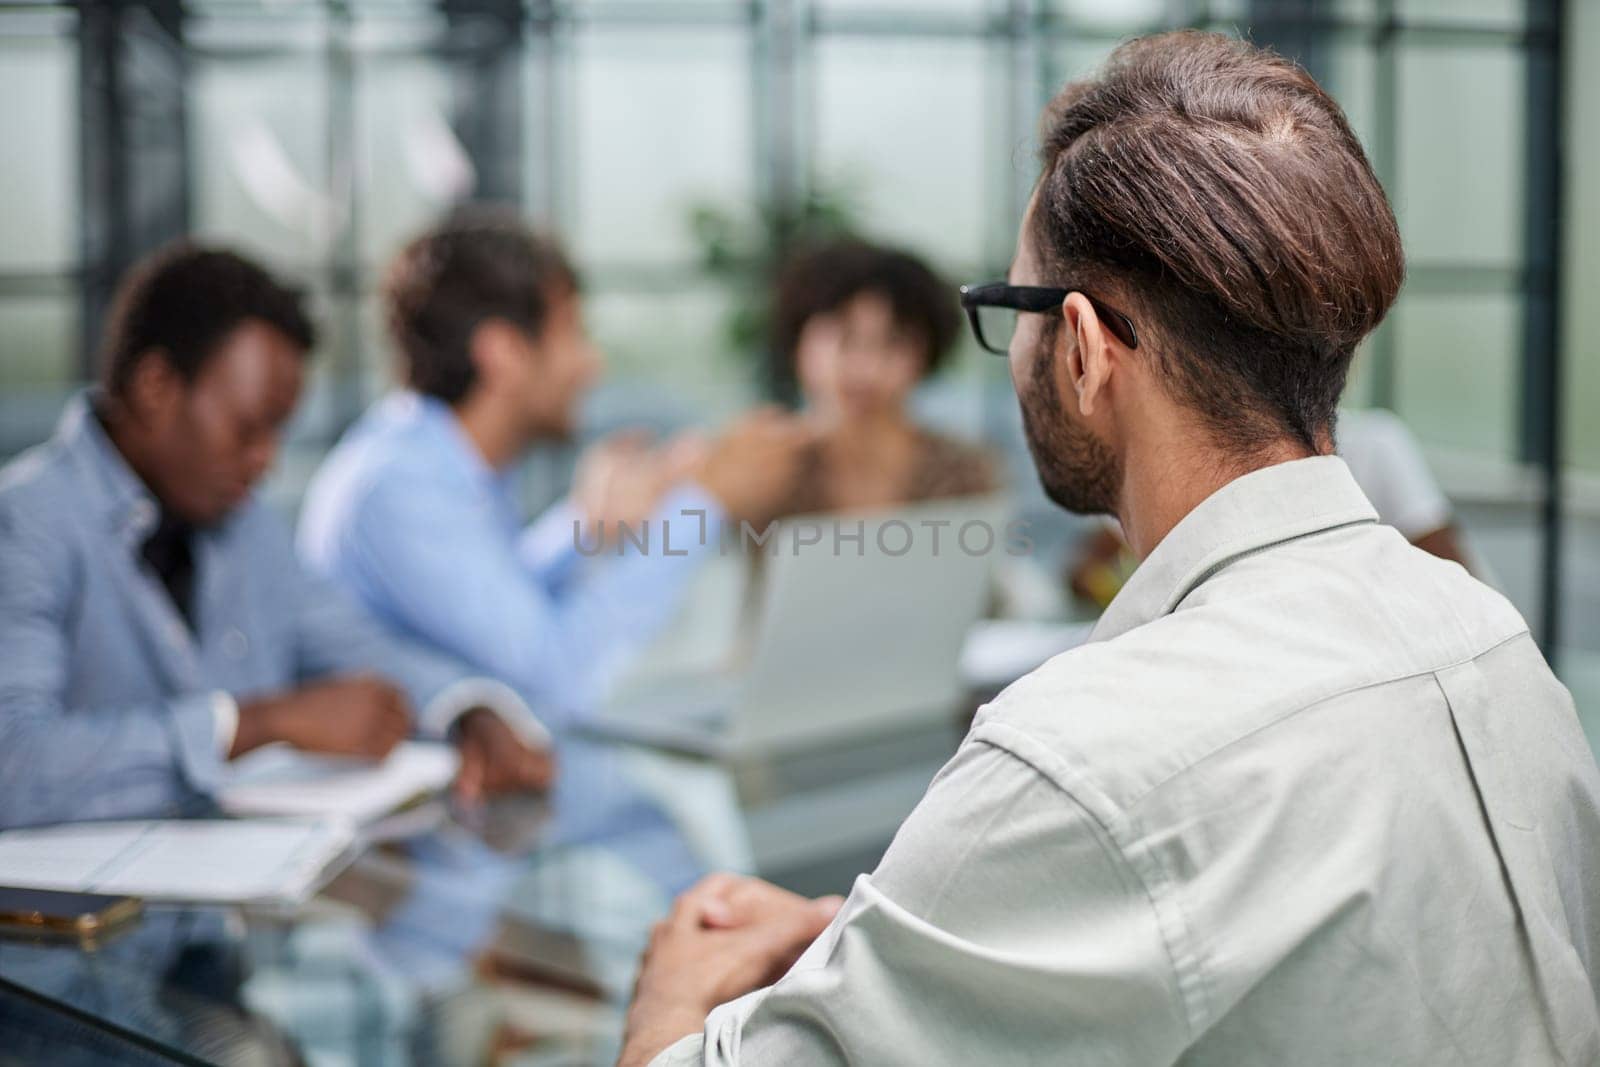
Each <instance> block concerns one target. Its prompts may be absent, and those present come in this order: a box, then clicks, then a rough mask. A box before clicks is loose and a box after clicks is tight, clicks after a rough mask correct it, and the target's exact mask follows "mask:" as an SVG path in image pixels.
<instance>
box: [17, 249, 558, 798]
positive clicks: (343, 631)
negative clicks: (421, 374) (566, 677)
mask: <svg viewBox="0 0 1600 1067" xmlns="http://www.w3.org/2000/svg"><path fill="white" fill-rule="evenodd" d="M107 338H108V341H107V352H106V362H105V381H104V383H103V386H102V387H101V388H99V389H95V390H91V391H90V392H88V393H85V394H83V395H80V396H79V397H77V398H76V399H74V400H73V401H72V403H71V404H70V405H69V406H68V408H67V411H66V413H65V414H64V416H63V417H62V419H61V424H60V427H59V429H58V430H57V432H56V434H55V436H54V437H53V438H52V439H51V440H50V441H49V442H48V443H46V444H44V445H42V446H40V447H39V448H37V449H34V450H33V451H31V452H29V453H28V454H26V455H24V456H22V457H20V458H18V459H17V460H16V461H14V462H13V463H11V464H9V465H8V466H7V467H6V468H5V469H4V471H0V664H3V665H4V666H3V668H0V827H4V826H24V825H33V824H41V823H51V822H62V821H69V820H79V819H108V818H129V817H140V816H161V815H175V814H180V813H184V812H188V811H193V810H196V809H198V808H200V807H202V806H203V805H204V803H205V801H206V798H207V796H208V795H209V794H211V793H213V792H214V791H215V790H216V789H217V787H218V786H219V784H220V783H221V781H222V777H223V773H224V765H225V763H226V761H227V760H228V759H230V758H232V757H235V756H238V755H241V754H243V753H244V752H248V751H250V750H251V749H253V748H256V747H258V746H260V745H263V744H267V743H269V742H273V741H282V742H287V743H289V744H292V745H295V746H297V747H299V748H303V749H306V750H310V751H318V752H332V753H341V754H348V755H363V756H373V757H375V756H381V755H383V754H384V753H386V752H387V751H389V749H390V748H392V747H393V746H394V745H395V744H396V743H397V742H399V741H400V740H401V739H402V738H404V737H405V736H406V735H407V734H408V733H410V732H411V730H412V729H413V722H412V716H411V709H412V708H413V707H414V708H416V709H418V710H419V713H420V720H419V721H418V722H417V723H416V724H415V725H416V726H417V727H418V728H420V729H421V730H422V731H424V732H426V733H428V734H432V735H435V736H441V735H444V734H446V733H453V734H454V735H455V736H456V737H457V738H458V739H459V741H460V744H461V747H462V753H463V759H464V767H463V779H462V783H461V784H462V786H463V788H464V789H465V790H466V791H468V792H473V793H476V792H479V791H482V790H483V789H484V788H485V787H491V786H492V787H504V788H513V787H519V786H533V785H538V784H541V783H542V782H543V781H544V780H546V779H547V778H548V775H549V766H548V756H547V754H541V753H540V752H538V751H536V750H535V749H534V748H533V747H531V746H530V744H529V742H530V741H532V742H542V728H541V727H540V726H539V724H538V723H537V721H536V720H533V719H532V717H531V715H530V714H529V713H528V711H527V709H526V707H525V706H523V704H522V702H521V701H520V700H519V699H518V697H517V696H516V694H515V693H514V692H513V691H512V690H511V689H509V688H508V687H507V686H505V685H504V684H500V683H497V682H492V681H490V680H488V679H485V678H478V677H475V676H473V674H472V673H471V672H469V671H468V670H467V669H465V668H464V667H463V666H462V665H461V664H460V663H459V661H454V660H451V659H449V658H447V657H443V656H439V655H436V654H433V653H430V652H427V651H426V650H423V649H419V648H416V647H414V646H410V645H406V644H403V643H400V642H396V641H394V640H393V639H391V638H390V637H388V636H387V635H386V634H385V633H384V632H383V631H382V629H381V628H380V627H379V626H377V625H376V624H375V623H374V622H372V621H371V620H370V619H368V618H367V617H366V616H364V615H363V614H362V613H361V612H360V611H359V610H357V609H356V608H355V606H354V605H352V604H350V603H349V602H348V601H347V600H346V599H345V598H344V597H342V596H341V595H340V594H338V593H337V592H336V591H335V590H334V589H332V588H331V587H329V586H328V585H326V584H325V583H323V582H321V581H319V580H317V579H314V578H312V577H310V576H308V575H307V574H305V573H304V572H303V571H302V570H301V568H300V566H299V564H298V562H297V561H296V560H295V558H294V553H293V550H292V544H291V541H290V538H289V536H288V532H287V530H286V529H285V528H284V527H283V525H282V524H281V523H280V522H279V521H278V519H277V517H276V516H274V515H273V514H271V513H270V512H269V511H268V510H267V508H266V507H265V505H263V504H262V503H260V502H259V501H258V500H256V499H255V498H254V497H253V496H251V495H250V489H251V487H252V486H253V485H254V484H255V482H256V481H257V480H258V479H259V478H260V477H261V475H262V473H263V472H264V471H265V470H266V469H267V467H268V466H269V464H270V463H271V461H272V458H273V455H274V453H275V451H276V447H277V441H278V437H279V433H280V430H281V427H282V426H283V424H284V422H285V421H286V420H287V419H288V417H289V415H290V413H291V412H292V411H293V409H294V406H295V402H296V400H297V399H298V396H299V392H300V386H301V380H302V376H303V373H304V362H305V356H306V352H307V351H308V350H309V349H310V347H311V345H312V330H311V325H310V323H309V322H308V321H307V319H306V317H305V314H304V312H303V311H302V309H301V306H300V300H299V296H298V294H296V293H294V292H292V291H290V290H287V289H284V288H282V287H281V286H279V285H278V284H277V283H276V282H275V281H274V280H273V279H271V278H270V277H269V276H268V275H267V274H266V273H265V272H263V271H262V270H261V269H260V268H258V267H256V266H255V265H253V264H251V263H249V262H247V261H245V260H243V259H241V258H240V257H238V256H235V255H233V254H231V253H227V252H218V251H208V250H204V249H195V248H189V247H182V246H180V247H176V248H174V249H170V250H168V251H166V252H164V253H162V254H159V255H158V256H156V257H153V258H152V259H151V260H149V261H148V262H146V263H145V264H144V265H143V266H142V267H140V268H138V269H136V271H135V272H134V274H133V275H132V276H130V278H129V280H128V282H127V283H126V284H125V285H124V287H123V289H122V292H121V294H120V296H119V303H118V306H117V311H116V313H115V315H114V316H113V320H112V322H111V323H110V325H109V327H108V331H107ZM491 709H492V710H491ZM495 712H500V713H503V714H504V715H505V716H506V717H507V718H506V719H502V718H500V716H499V715H497V714H495ZM508 723H511V724H514V725H516V726H518V727H520V728H521V730H522V737H523V738H524V739H526V740H519V738H518V736H517V735H516V734H515V733H513V730H512V726H511V725H508Z"/></svg>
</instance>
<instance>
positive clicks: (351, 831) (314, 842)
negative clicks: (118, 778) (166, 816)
mask: <svg viewBox="0 0 1600 1067" xmlns="http://www.w3.org/2000/svg"><path fill="white" fill-rule="evenodd" d="M354 841H355V828H354V827H353V826H352V825H351V824H350V823H349V822H346V821H344V820H338V819H322V820H309V821H308V820H288V819H285V820H275V819H274V820H268V819H204V820H200V819H197V820H177V821H140V822H115V823H76V824H69V825H65V826H45V827H36V828H31V829H25V830H6V831H3V832H0V885H6V886H14V887H17V888H21V889H56V890H64V891H67V892H77V893H107V894H111V895H114V896H133V897H145V898H148V899H152V900H176V901H203V902H220V903H242V902H246V901H284V902H290V903H293V902H297V901H301V900H304V899H305V898H306V897H307V896H309V895H310V894H311V892H312V890H314V889H315V888H316V887H317V886H318V885H319V884H320V882H321V880H322V879H323V877H324V876H325V875H326V874H327V873H329V868H330V865H331V864H333V862H334V861H335V860H337V859H339V858H341V857H342V856H344V855H346V854H347V853H348V852H349V850H350V848H351V845H352V844H353V842H354Z"/></svg>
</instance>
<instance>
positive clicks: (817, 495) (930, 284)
mask: <svg viewBox="0 0 1600 1067" xmlns="http://www.w3.org/2000/svg"><path fill="white" fill-rule="evenodd" d="M950 294H951V286H950V285H949V284H948V283H946V282H945V281H944V280H943V279H942V278H940V277H939V276H938V275H937V274H935V273H934V272H933V271H932V270H931V269H930V268H929V267H928V265H927V264H926V263H924V262H922V261H921V260H920V259H918V258H917V257H916V256H914V255H911V254H910V253H908V252H902V251H899V250H897V249H891V248H881V247H878V246H875V245H872V244H868V243H867V242H865V241H860V240H853V239H837V240H834V241H830V242H828V243H825V244H821V245H818V246H816V247H812V248H808V249H805V250H803V251H801V252H800V253H799V254H798V255H796V256H795V258H794V259H793V260H792V261H791V262H789V263H788V264H787V266H786V267H785V268H784V270H783V272H782V274H781V275H780V277H779V279H778V284H777V291H776V296H775V299H774V301H773V322H772V358H773V360H774V363H775V370H776V371H777V373H778V375H780V376H782V377H786V378H790V379H792V380H793V381H794V382H795V384H796V385H797V387H798V393H799V397H800V399H801V403H802V405H803V408H802V410H803V411H804V413H805V414H806V416H807V417H808V418H809V420H810V421H811V423H812V425H813V427H814V429H815V430H816V431H817V433H818V438H817V440H816V441H815V443H814V444H813V445H812V446H811V447H810V448H809V449H808V450H807V453H806V456H805V460H804V462H803V464H802V466H801V469H800V472H799V477H798V478H797V480H796V482H795V485H794V487H793V490H792V492H791V493H790V494H789V495H788V499H787V501H786V504H785V506H784V508H783V512H784V513H786V514H808V513H812V512H823V511H846V510H862V509H868V508H883V507H887V506H890V505H893V504H902V503H907V502H911V501H917V500H930V499H935V498H939V497H951V496H968V495H972V494H978V493H987V492H991V491H993V490H994V489H996V488H997V487H998V485H997V478H996V473H995V469H994V462H993V460H992V459H991V458H990V457H989V456H988V455H986V454H985V453H984V451H983V450H981V449H980V448H978V447H977V446H975V445H973V444H970V443H968V442H966V441H962V440H960V439H959V438H956V437H953V436H949V435H946V434H943V433H939V432H937V431H935V430H931V429H929V428H927V427H926V426H924V425H922V424H921V423H920V422H919V421H918V419H917V417H916V416H915V415H914V414H913V413H912V411H911V399H912V394H913V392H914V391H915V390H916V388H917V386H918V385H920V384H921V383H922V382H923V381H924V380H926V379H927V378H929V377H931V376H932V375H934V374H935V373H937V372H938V370H939V369H940V367H941V366H943V365H944V363H945V361H946V359H947V358H948V357H949V355H950V350H951V348H952V347H953V346H954V343H955V339H956V336H957V331H958V329H959V327H960V325H961V323H960V315H959V314H958V312H957V309H956V306H955V304H954V302H953V301H952V300H951V296H950Z"/></svg>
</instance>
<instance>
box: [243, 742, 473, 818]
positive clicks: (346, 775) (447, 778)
mask: <svg viewBox="0 0 1600 1067" xmlns="http://www.w3.org/2000/svg"><path fill="white" fill-rule="evenodd" d="M459 764H460V756H459V755H458V754H457V753H456V750H455V748H454V747H453V746H451V745H445V744H439V743H437V742H427V741H405V742H402V743H401V744H399V745H397V746H395V749H394V751H393V752H391V753H389V756H388V758H387V759H385V760H383V761H382V762H381V763H373V762H371V761H368V760H356V759H346V758H340V757H336V756H321V755H312V754H309V753H305V752H299V751H296V750H295V749H292V748H289V747H287V746H285V745H269V746H267V747H266V748H261V749H257V750H256V751H254V752H251V753H250V754H249V755H247V756H244V757H242V758H241V759H238V760H235V761H234V762H233V763H231V764H230V765H229V767H228V774H227V777H226V778H225V779H224V781H223V785H222V788H221V789H220V790H219V791H218V793H217V804H218V806H220V807H221V808H222V810H223V811H226V812H228V813H229V814H231V815H295V816H337V817H340V818H345V819H351V820H354V821H355V822H358V823H369V822H373V821H374V820H377V819H380V818H383V817H384V816H386V815H389V814H390V813H392V812H394V811H395V810H397V809H398V808H400V807H403V806H404V805H406V804H408V803H410V802H411V801H413V800H416V799H417V798H419V797H427V796H432V795H433V794H435V793H438V792H439V791H441V790H443V789H444V788H445V787H446V786H448V785H449V784H450V782H451V780H452V779H454V778H455V775H456V768H457V767H458V766H459Z"/></svg>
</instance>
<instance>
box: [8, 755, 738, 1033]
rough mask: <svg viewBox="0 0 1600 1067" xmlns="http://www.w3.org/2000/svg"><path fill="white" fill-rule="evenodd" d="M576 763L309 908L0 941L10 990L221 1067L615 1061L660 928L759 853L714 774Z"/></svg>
mask: <svg viewBox="0 0 1600 1067" xmlns="http://www.w3.org/2000/svg"><path fill="white" fill-rule="evenodd" d="M562 753H563V761H562V766H561V773H560V777H559V778H558V781H557V785H556V787H555V789H554V790H553V792H552V794H551V796H550V798H549V799H548V801H532V800H510V801H505V802H499V803H496V804H495V805H493V806H491V807H490V808H488V809H485V810H484V811H482V812H481V813H478V816H477V817H468V816H465V815H463V816H461V817H459V818H451V819H448V820H445V821H444V822H442V823H441V824H440V825H438V826H436V827H434V828H432V829H430V830H427V831H426V832H424V833H421V834H419V835H417V836H413V837H409V838H405V839H402V840H397V841H390V842H387V843H384V844H381V845H375V846H373V847H371V848H369V849H367V850H366V851H365V852H364V853H363V854H362V855H361V856H360V857H359V858H358V859H357V860H356V861H355V863H354V864H352V865H351V866H350V867H349V868H348V869H346V870H345V871H344V872H342V873H341V874H340V875H339V876H338V877H337V878H335V879H334V880H333V881H332V882H331V883H330V884H329V885H328V886H327V887H326V889H325V890H324V891H323V892H322V893H321V894H320V895H319V896H318V897H317V898H316V899H315V900H313V901H312V902H311V903H309V904H308V905H306V906H304V907H301V908H298V909H295V910H294V911H292V912H289V911H280V912H274V911H266V910H257V909H246V910H243V911H239V910H233V909H221V908H195V907H183V908H180V907H158V906H153V907H151V908H149V909H148V911H147V913H146V915H145V917H144V919H143V921H142V922H140V923H139V924H137V925H135V926H133V927H132V928H131V929H129V930H128V931H127V932H125V933H124V934H123V935H122V936H120V937H117V938H114V939H112V940H110V941H108V942H106V943H104V944H102V945H100V946H97V947H94V948H92V949H91V948H80V947H79V946H77V945H75V944H71V943H65V942H59V941H57V942H48V941H23V940H0V980H7V981H10V982H13V983H15V984H16V985H19V986H22V987H24V988H25V989H27V990H30V991H32V992H34V993H37V994H40V995H42V996H44V997H47V998H50V999H52V1000H54V1001H57V1002H60V1003H61V1004H63V1005H65V1006H67V1007H68V1008H70V1009H73V1010H76V1011H78V1012H83V1013H86V1014H88V1015H90V1016H93V1017H95V1018H96V1019H101V1020H104V1021H105V1022H107V1023H109V1024H111V1025H113V1026H116V1027H121V1028H124V1029H126V1030H129V1031H132V1032H134V1033H135V1034H137V1035H140V1036H141V1037H143V1038H144V1039H147V1040H149V1041H151V1042H154V1043H155V1044H156V1046H158V1047H160V1048H165V1049H169V1050H172V1051H173V1052H176V1053H179V1054H182V1055H186V1056H192V1057H196V1058H198V1059H200V1060H203V1061H207V1062H213V1063H224V1064H298V1063H309V1064H410V1063H418V1064H433V1063H439V1064H456V1063H462V1064H466V1063H471V1064H482V1063H496V1064H588V1063H597V1064H599V1063H610V1062H613V1061H614V1060H615V1056H616V1052H617V1045H618V1042H619V1040H620V1036H621V1026H622V1009H623V1007H624V1005H625V1002H626V998H627V996H628V993H629V991H630V989H631V986H632V982H633V975H634V968H635V966H636V963H637V960H638V956H639V953H640V951H641V950H642V949H643V947H644V945H645V942H646V940H647V939H648V936H649V932H650V928H651V926H652V925H653V923H654V922H655V921H656V920H658V919H659V918H661V917H662V916H663V915H665V913H666V911H667V909H668V907H669V906H670V904H671V901H672V899H673V897H674V896H675V895H676V894H677V893H679V892H680V891H682V890H683V889H685V888H687V887H688V886H689V885H691V884H692V883H693V882H694V881H695V880H697V879H698V878H699V877H700V876H701V875H703V874H705V873H707V872H708V871H710V870H713V869H718V870H725V869H734V870H749V869H750V868H751V860H750V850H749V845H748V843H747V841H746V839H745V831H744V828H743V825H742V823H741V821H740V818H739V814H738V807H737V804H736V801H735V797H734V792H733V789H732V786H731V784H730V782H729V780H728V778H727V775H726V774H725V772H723V771H722V770H721V769H719V768H718V767H716V766H715V765H712V764H706V763H699V762H694V761H688V760H681V759H677V758H675V757H671V756H667V755H663V754H659V753H650V752H645V751H642V750H636V749H627V748H622V747H617V746H610V745H605V744H599V743H594V742H586V741H581V740H577V739H574V740H572V741H570V742H568V743H567V744H566V745H564V747H563V750H562ZM83 1062H115V1059H114V1058H106V1059H103V1060H95V1059H93V1058H90V1059H88V1060H84V1061H83Z"/></svg>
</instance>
